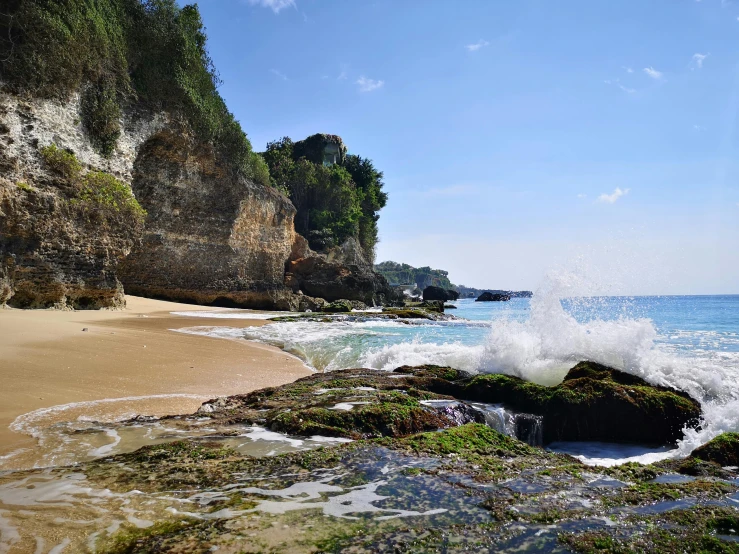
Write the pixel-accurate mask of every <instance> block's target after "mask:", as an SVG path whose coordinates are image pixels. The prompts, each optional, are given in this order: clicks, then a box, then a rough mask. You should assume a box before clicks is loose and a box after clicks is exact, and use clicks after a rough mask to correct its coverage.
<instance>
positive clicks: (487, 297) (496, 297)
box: [475, 292, 511, 302]
mask: <svg viewBox="0 0 739 554" xmlns="http://www.w3.org/2000/svg"><path fill="white" fill-rule="evenodd" d="M510 299H511V297H510V296H509V295H508V294H499V293H495V294H493V293H492V292H483V293H482V294H481V295H480V296H478V297H477V300H475V302H508V301H509V300H510Z"/></svg>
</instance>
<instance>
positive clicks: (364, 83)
mask: <svg viewBox="0 0 739 554" xmlns="http://www.w3.org/2000/svg"><path fill="white" fill-rule="evenodd" d="M356 83H357V85H359V92H372V91H373V90H377V89H378V88H382V87H383V86H384V85H385V81H376V80H375V79H368V78H367V77H364V76H362V77H360V78H359V79H357V81H356Z"/></svg>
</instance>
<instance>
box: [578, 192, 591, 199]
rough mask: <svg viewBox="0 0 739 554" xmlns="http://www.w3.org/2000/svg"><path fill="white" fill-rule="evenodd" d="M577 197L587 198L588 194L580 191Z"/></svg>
mask: <svg viewBox="0 0 739 554" xmlns="http://www.w3.org/2000/svg"><path fill="white" fill-rule="evenodd" d="M577 197H578V198H587V197H588V195H587V194H582V193H580V194H578V195H577Z"/></svg>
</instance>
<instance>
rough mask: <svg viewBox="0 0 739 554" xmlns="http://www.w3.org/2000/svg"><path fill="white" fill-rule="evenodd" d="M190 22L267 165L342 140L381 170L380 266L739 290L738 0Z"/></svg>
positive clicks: (669, 289)
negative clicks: (288, 146)
mask: <svg viewBox="0 0 739 554" xmlns="http://www.w3.org/2000/svg"><path fill="white" fill-rule="evenodd" d="M199 6H200V9H201V12H202V14H203V19H204V21H205V24H206V26H207V28H208V36H209V48H210V52H211V55H212V57H213V59H214V61H215V64H216V67H217V68H218V70H219V72H220V74H221V77H222V79H223V81H224V84H223V85H222V87H221V93H222V94H223V96H224V98H225V99H226V102H227V103H228V105H229V108H230V109H231V110H232V111H233V112H234V114H235V115H236V117H237V118H238V119H239V120H240V122H241V124H242V126H243V128H244V130H245V131H246V132H247V134H248V135H249V137H250V139H251V140H252V143H253V144H254V147H255V148H256V149H257V150H263V149H264V147H265V146H266V143H267V142H268V141H270V140H274V139H277V138H279V137H282V136H290V137H291V138H293V139H295V140H300V139H302V138H304V137H306V136H308V135H310V134H313V133H316V132H326V133H334V134H338V135H341V136H342V137H343V139H344V141H345V142H346V144H347V145H348V147H349V150H350V152H352V153H356V154H360V155H362V156H365V157H368V158H371V159H372V160H373V161H374V163H375V165H376V167H378V168H379V169H381V170H382V171H384V173H385V182H386V190H387V192H388V194H389V197H390V200H389V203H388V206H387V207H386V208H385V209H384V210H383V211H382V213H381V218H380V240H381V242H380V244H379V246H378V261H383V260H387V259H392V260H395V261H403V262H407V263H410V264H413V265H417V266H418V265H431V266H432V267H439V268H443V269H447V270H449V272H450V277H451V279H452V280H453V281H454V282H456V283H464V284H467V285H473V286H479V287H495V288H510V289H524V288H526V289H535V288H536V287H537V286H538V284H539V283H540V282H541V280H542V277H543V275H544V274H545V273H546V272H547V271H549V270H551V269H552V268H565V269H566V268H577V270H578V271H583V272H585V273H587V274H591V275H592V276H593V277H592V278H593V279H600V280H602V281H603V283H602V285H603V292H615V293H624V294H656V293H659V294H683V293H684V294H709V293H739V134H738V133H737V122H738V118H737V110H738V109H739V0H737V1H736V2H734V1H730V0H723V1H722V0H701V1H696V0H648V1H645V0H619V1H618V2H606V1H593V0H587V1H568V2H558V3H556V5H555V4H553V3H552V2H544V1H541V0H517V1H516V2H510V1H506V2H503V1H493V0H479V1H475V0H460V1H455V2H450V1H448V0H444V1H441V0H425V1H421V0H418V1H410V0H408V1H398V0H377V1H360V0H353V1H349V0H202V1H201V2H199ZM596 288H597V287H596Z"/></svg>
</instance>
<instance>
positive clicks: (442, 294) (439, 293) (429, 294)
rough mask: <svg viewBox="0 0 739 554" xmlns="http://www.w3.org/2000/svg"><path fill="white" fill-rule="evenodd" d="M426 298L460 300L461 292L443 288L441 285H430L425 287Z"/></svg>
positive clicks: (424, 296) (424, 297) (424, 295)
mask: <svg viewBox="0 0 739 554" xmlns="http://www.w3.org/2000/svg"><path fill="white" fill-rule="evenodd" d="M423 299H424V300H442V301H444V302H446V301H447V300H458V299H459V293H458V292H457V291H455V290H452V289H443V288H441V287H434V286H429V287H426V288H425V289H423Z"/></svg>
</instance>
